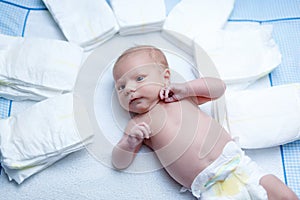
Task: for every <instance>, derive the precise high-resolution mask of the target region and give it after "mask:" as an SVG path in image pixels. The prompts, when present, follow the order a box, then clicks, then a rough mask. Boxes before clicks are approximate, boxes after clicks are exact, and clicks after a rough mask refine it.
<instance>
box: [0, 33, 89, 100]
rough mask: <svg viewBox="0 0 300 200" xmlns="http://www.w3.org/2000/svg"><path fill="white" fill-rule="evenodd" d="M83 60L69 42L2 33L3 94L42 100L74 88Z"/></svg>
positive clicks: (0, 72) (0, 73) (0, 71)
mask: <svg viewBox="0 0 300 200" xmlns="http://www.w3.org/2000/svg"><path fill="white" fill-rule="evenodd" d="M82 60H83V50H82V48H81V47H79V46H77V45H75V44H71V43H69V42H65V41H60V40H50V39H38V38H22V37H12V36H6V35H0V96H1V97H4V98H7V99H11V100H25V99H29V100H35V101H40V100H43V99H45V98H49V97H53V96H56V95H59V94H61V93H63V92H68V91H72V90H73V87H74V85H75V82H76V78H77V74H78V72H79V69H80V67H81V64H82Z"/></svg>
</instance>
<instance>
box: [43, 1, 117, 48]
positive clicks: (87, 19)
mask: <svg viewBox="0 0 300 200" xmlns="http://www.w3.org/2000/svg"><path fill="white" fill-rule="evenodd" d="M43 2H44V3H45V5H46V6H47V8H48V9H49V11H50V13H51V15H52V16H53V18H54V20H55V21H56V22H57V24H58V25H59V27H60V29H61V30H62V32H63V33H64V35H65V37H66V38H67V39H68V40H69V41H70V42H74V43H76V44H78V45H80V46H81V47H83V48H84V49H85V50H87V51H88V50H91V49H93V48H95V47H96V46H98V45H100V44H102V43H103V42H105V41H106V40H108V39H110V38H111V37H112V36H113V35H114V34H115V33H117V31H118V29H119V27H118V24H117V22H116V19H115V16H114V13H113V12H112V10H111V8H110V6H109V5H108V4H107V2H106V1H105V0H84V1H82V0H43Z"/></svg>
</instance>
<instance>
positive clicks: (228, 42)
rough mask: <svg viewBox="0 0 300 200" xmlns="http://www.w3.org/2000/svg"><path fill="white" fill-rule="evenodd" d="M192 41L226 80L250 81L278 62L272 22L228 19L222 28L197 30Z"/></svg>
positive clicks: (271, 68) (279, 61) (265, 72)
mask: <svg viewBox="0 0 300 200" xmlns="http://www.w3.org/2000/svg"><path fill="white" fill-rule="evenodd" d="M194 42H195V45H199V46H200V47H201V48H203V50H204V51H205V52H206V53H207V54H208V56H209V57H210V58H211V59H212V61H213V63H214V65H215V67H216V69H217V70H218V72H219V75H220V77H221V78H222V79H223V80H224V81H225V82H226V83H241V82H251V81H252V82H253V81H255V80H257V79H259V78H261V77H262V76H265V75H267V74H268V73H269V72H271V71H272V70H273V69H274V68H275V67H277V66H278V65H279V64H280V63H281V54H280V52H279V49H278V46H277V45H276V43H275V41H274V40H273V38H272V25H260V24H259V23H245V22H243V23H237V22H231V23H230V22H229V23H227V25H226V27H225V28H224V29H223V30H218V31H215V32H210V33H208V32H202V33H200V34H199V35H197V37H195V39H194ZM194 54H195V56H198V54H197V52H196V51H195V52H194Z"/></svg>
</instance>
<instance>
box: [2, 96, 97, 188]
mask: <svg viewBox="0 0 300 200" xmlns="http://www.w3.org/2000/svg"><path fill="white" fill-rule="evenodd" d="M74 101H75V98H74V97H73V94H72V93H67V94H63V95H59V96H57V97H53V98H49V99H47V100H45V101H41V102H39V103H37V104H34V105H33V106H32V107H29V108H28V109H27V110H25V111H24V112H22V113H20V114H17V115H16V116H11V117H9V118H6V119H2V120H0V152H1V163H2V167H3V168H4V171H5V173H6V174H7V175H8V177H9V179H10V180H12V179H13V180H15V181H16V182H17V183H19V184H20V183H22V182H23V181H24V180H25V179H26V178H28V177H30V176H31V175H33V174H35V173H37V172H39V171H41V170H42V169H44V168H46V167H48V166H49V165H51V164H53V163H54V162H56V161H57V160H59V159H61V158H63V157H64V156H66V155H68V154H70V153H72V152H74V151H78V150H79V149H82V148H84V146H85V145H87V144H89V143H90V142H91V140H92V136H93V134H92V131H91V130H92V129H91V128H90V127H91V126H90V125H89V123H88V122H89V121H88V117H87V116H88V115H87V114H86V112H85V110H84V109H83V108H79V109H78V108H76V109H77V110H80V111H79V113H77V114H78V115H79V114H80V116H81V117H80V119H82V120H83V121H84V122H85V124H84V126H78V123H76V122H77V121H76V119H75V115H74V112H75V111H74V109H73V107H74V106H73V104H74ZM83 116H84V117H83Z"/></svg>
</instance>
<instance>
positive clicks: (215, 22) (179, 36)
mask: <svg viewBox="0 0 300 200" xmlns="http://www.w3.org/2000/svg"><path fill="white" fill-rule="evenodd" d="M233 6H234V0H182V1H181V2H179V3H178V4H177V5H176V6H175V7H174V8H173V9H172V10H171V12H170V13H169V15H168V17H167V18H166V20H165V23H164V26H163V31H162V35H163V36H165V37H166V39H168V40H170V41H171V42H173V43H174V44H177V46H179V47H181V48H183V49H184V50H185V51H187V52H189V53H191V50H192V48H193V39H194V37H195V36H197V35H198V34H199V33H201V32H208V33H211V32H214V31H216V30H219V29H222V28H223V26H224V24H225V23H226V22H227V19H228V18H229V15H230V13H231V11H232V9H233Z"/></svg>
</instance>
